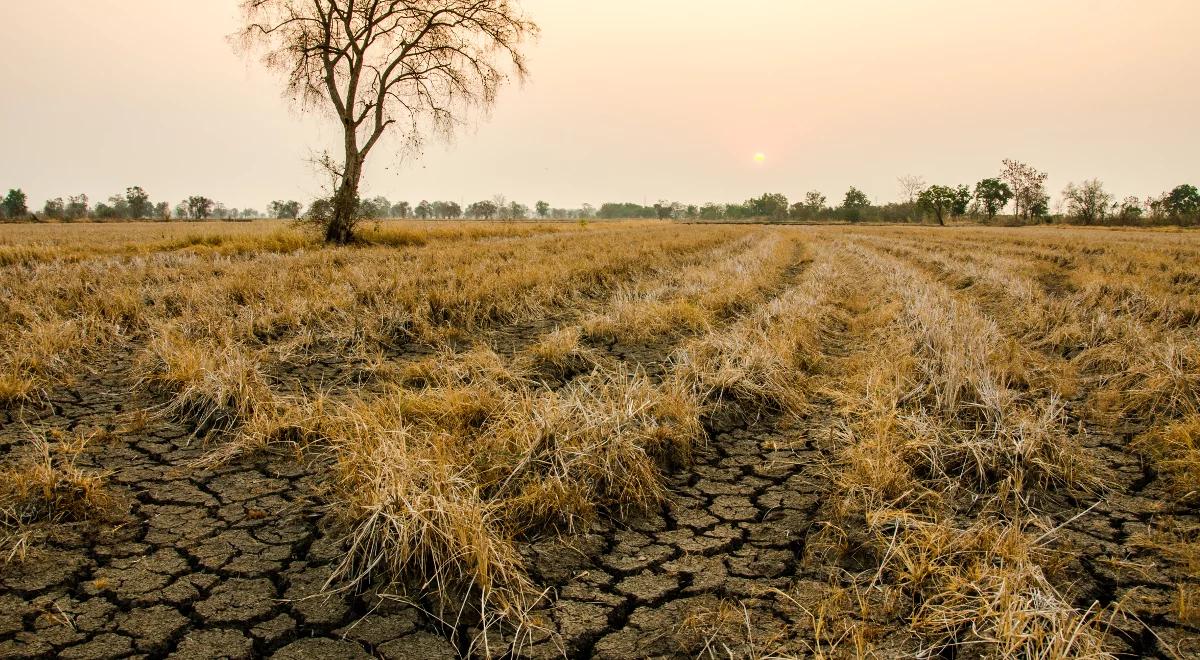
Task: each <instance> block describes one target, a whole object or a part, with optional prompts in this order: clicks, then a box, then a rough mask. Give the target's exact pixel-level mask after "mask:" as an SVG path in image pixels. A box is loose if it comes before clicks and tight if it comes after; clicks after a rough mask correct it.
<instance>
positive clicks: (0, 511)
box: [0, 434, 115, 564]
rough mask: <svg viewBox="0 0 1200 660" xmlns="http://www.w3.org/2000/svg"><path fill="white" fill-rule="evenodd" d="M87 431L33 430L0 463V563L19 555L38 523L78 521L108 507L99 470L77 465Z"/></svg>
mask: <svg viewBox="0 0 1200 660" xmlns="http://www.w3.org/2000/svg"><path fill="white" fill-rule="evenodd" d="M89 440H90V438H89V437H87V436H76V437H74V438H63V439H57V440H51V439H50V438H49V437H47V436H46V435H43V434H33V435H31V436H30V442H29V445H28V446H27V447H23V448H22V453H23V455H22V456H21V457H19V458H18V461H17V463H16V464H14V465H10V466H7V467H4V468H0V564H2V563H5V562H9V561H13V560H17V559H20V558H22V557H23V556H24V553H25V551H26V550H27V549H28V541H29V538H30V536H31V535H32V533H33V529H32V527H31V526H33V525H36V524H38V523H58V522H79V521H84V520H88V519H91V518H94V517H97V516H102V515H104V514H105V513H108V512H110V510H111V508H112V507H113V506H114V504H115V502H114V500H113V498H112V496H111V495H110V493H109V492H108V491H107V490H106V489H105V486H104V478H103V475H100V474H96V473H92V472H89V471H87V470H84V469H83V468H80V467H79V466H78V459H79V455H80V454H81V453H82V452H83V451H84V450H85V449H86V448H87V444H88V441H89Z"/></svg>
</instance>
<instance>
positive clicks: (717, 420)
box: [0, 222, 1200, 658]
mask: <svg viewBox="0 0 1200 660" xmlns="http://www.w3.org/2000/svg"><path fill="white" fill-rule="evenodd" d="M364 238H365V239H366V241H367V243H366V244H364V245H360V246H356V247H348V248H336V249H334V248H323V247H321V246H320V245H319V244H318V243H317V242H316V241H315V240H314V239H312V238H310V237H308V236H306V235H304V234H302V233H300V232H299V231H298V230H296V229H293V228H291V227H290V226H287V225H284V224H281V223H274V222H258V223H249V224H221V223H212V224H190V223H189V224H183V223H180V224H169V225H166V224H130V225H85V224H80V225H59V226H48V225H40V226H0V291H2V292H3V295H2V296H0V586H2V588H0V656H5V657H9V656H12V657H27V656H30V657H51V656H59V657H79V658H83V657H116V656H121V655H128V654H144V655H145V656H147V657H165V656H167V655H169V654H171V653H175V652H178V653H179V654H180V656H181V657H216V656H225V657H230V656H232V657H246V656H251V655H265V654H270V653H275V652H279V653H280V657H292V658H300V657H370V656H382V657H408V658H415V657H421V658H435V657H455V656H458V655H467V656H505V655H508V656H510V657H537V658H542V657H561V656H563V655H566V656H569V657H603V658H628V657H646V656H693V657H706V658H709V657H711V658H718V657H721V658H728V657H781V656H782V657H813V656H815V657H912V656H915V655H920V654H924V655H927V656H931V657H942V658H991V657H1003V658H1076V657H1079V658H1105V657H1122V656H1127V657H1137V656H1145V657H1158V658H1184V657H1196V656H1197V654H1200V515H1198V514H1197V509H1196V505H1197V503H1198V502H1200V265H1198V264H1200V234H1196V233H1194V232H1184V231H1170V230H1158V231H1150V230H1128V231H1122V230H1087V229H1064V228H1018V229H1000V228H968V227H954V228H933V227H926V228H921V227H832V226H830V227H816V226H814V227H772V226H750V225H737V226H721V225H677V224H669V223H656V222H636V223H634V222H617V223H593V224H590V225H586V224H585V225H581V224H502V223H428V224H420V223H399V222H386V223H382V224H381V225H379V226H376V227H370V228H367V230H366V231H365V234H364Z"/></svg>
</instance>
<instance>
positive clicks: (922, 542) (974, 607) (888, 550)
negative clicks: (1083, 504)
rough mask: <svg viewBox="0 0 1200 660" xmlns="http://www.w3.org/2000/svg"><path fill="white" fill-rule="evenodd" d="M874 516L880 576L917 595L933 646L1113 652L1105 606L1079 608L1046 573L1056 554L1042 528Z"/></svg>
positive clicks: (1080, 654)
mask: <svg viewBox="0 0 1200 660" xmlns="http://www.w3.org/2000/svg"><path fill="white" fill-rule="evenodd" d="M868 523H869V526H870V530H871V532H872V534H873V535H874V537H875V540H876V544H877V547H878V550H879V551H882V553H883V555H882V556H883V560H882V561H881V562H880V572H879V575H880V577H881V578H883V579H885V580H888V581H889V582H890V583H891V584H894V585H896V586H899V587H900V588H901V589H902V590H903V591H904V592H905V593H907V594H909V595H910V597H911V598H912V599H913V603H914V606H915V607H914V612H913V614H912V619H911V626H912V628H913V630H914V631H915V632H917V633H918V634H919V635H920V636H921V637H922V639H924V640H925V641H926V644H925V646H926V648H925V650H924V652H925V653H928V654H929V655H941V654H946V653H948V652H951V651H950V650H951V649H956V650H957V651H958V652H960V653H962V652H968V651H967V650H968V649H970V651H969V652H970V653H971V654H973V655H975V654H977V655H980V656H982V657H1000V658H1112V657H1115V656H1113V655H1112V654H1110V653H1108V652H1106V651H1105V649H1104V638H1103V633H1102V627H1103V626H1102V622H1101V621H1100V619H1099V616H1098V613H1097V612H1096V611H1087V612H1079V611H1078V610H1076V609H1075V608H1074V607H1072V606H1071V605H1070V603H1069V602H1068V601H1067V600H1066V599H1065V598H1064V597H1063V596H1062V594H1060V593H1059V592H1058V590H1057V589H1055V587H1054V586H1053V584H1051V582H1050V580H1049V579H1048V578H1047V577H1046V574H1045V571H1044V569H1043V566H1046V565H1048V564H1052V563H1053V561H1054V558H1053V556H1052V555H1051V553H1050V551H1049V550H1048V549H1047V548H1046V547H1045V546H1044V545H1042V542H1043V540H1044V539H1045V537H1046V534H1045V532H1044V531H1042V530H1034V531H1032V532H1031V531H1028V530H1027V529H1025V527H1024V525H1022V524H1020V523H1002V522H988V521H979V522H976V523H974V524H972V525H970V526H968V527H965V528H957V527H955V526H954V525H952V524H948V523H946V522H941V521H936V520H926V519H922V518H920V517H915V516H913V515H912V514H910V513H907V512H903V511H894V510H893V511H889V510H881V511H878V512H874V513H873V514H872V515H871V516H870V517H869V519H868ZM1038 532H1042V533H1041V534H1040V535H1038V536H1034V534H1035V533H1038ZM984 649H986V650H984Z"/></svg>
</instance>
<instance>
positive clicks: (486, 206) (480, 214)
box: [418, 199, 499, 220]
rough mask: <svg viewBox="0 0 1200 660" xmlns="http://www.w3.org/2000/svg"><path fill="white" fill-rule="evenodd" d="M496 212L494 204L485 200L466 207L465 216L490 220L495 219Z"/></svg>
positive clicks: (496, 208)
mask: <svg viewBox="0 0 1200 660" xmlns="http://www.w3.org/2000/svg"><path fill="white" fill-rule="evenodd" d="M418 208H420V207H418ZM498 210H499V208H498V207H497V206H496V202H493V201H491V200H489V199H485V200H483V201H480V202H475V203H474V204H471V205H470V206H468V207H467V215H469V216H471V217H472V218H477V219H480V220H491V219H492V218H494V217H496V213H497V211H498Z"/></svg>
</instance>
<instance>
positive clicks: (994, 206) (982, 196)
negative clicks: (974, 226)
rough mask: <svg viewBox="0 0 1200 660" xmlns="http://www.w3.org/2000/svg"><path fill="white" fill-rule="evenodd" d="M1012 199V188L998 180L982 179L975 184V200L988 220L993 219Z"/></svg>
mask: <svg viewBox="0 0 1200 660" xmlns="http://www.w3.org/2000/svg"><path fill="white" fill-rule="evenodd" d="M1012 198H1013V192H1012V188H1009V187H1008V184H1007V183H1004V182H1003V181H1001V180H1000V179H984V180H982V181H980V182H979V183H977V184H975V199H976V201H978V202H979V207H980V208H982V209H983V212H984V214H985V215H986V216H987V219H988V220H991V219H993V218H995V217H996V214H997V213H999V212H1000V210H1001V209H1003V208H1004V207H1005V206H1007V205H1008V202H1009V200H1011V199H1012Z"/></svg>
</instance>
